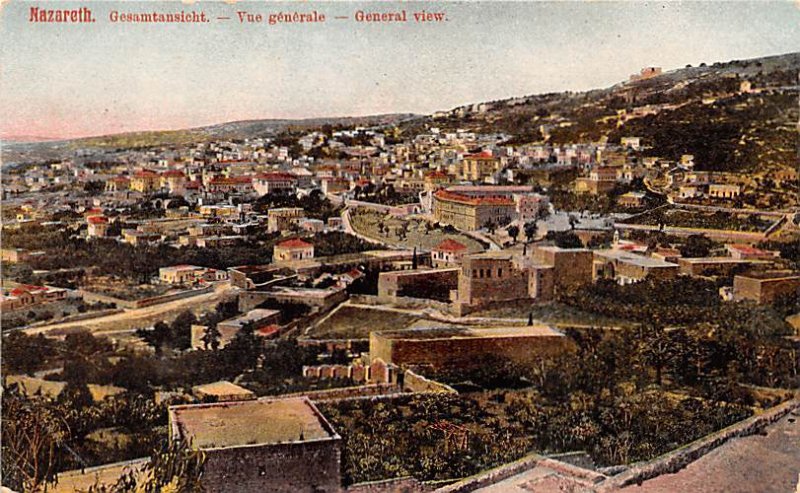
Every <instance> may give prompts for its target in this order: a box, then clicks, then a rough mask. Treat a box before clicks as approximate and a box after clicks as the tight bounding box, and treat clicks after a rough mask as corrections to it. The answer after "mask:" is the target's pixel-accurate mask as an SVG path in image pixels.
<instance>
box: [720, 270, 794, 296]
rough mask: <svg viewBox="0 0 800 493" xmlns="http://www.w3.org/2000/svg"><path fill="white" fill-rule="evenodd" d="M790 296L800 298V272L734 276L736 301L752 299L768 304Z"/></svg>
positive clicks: (757, 273) (756, 273) (755, 273)
mask: <svg viewBox="0 0 800 493" xmlns="http://www.w3.org/2000/svg"><path fill="white" fill-rule="evenodd" d="M788 296H794V297H795V299H797V298H800V272H797V271H766V272H754V273H750V274H747V275H741V276H735V277H734V278H733V299H734V300H736V301H741V300H752V301H755V302H756V303H760V304H766V303H772V302H774V301H775V300H777V299H779V298H782V297H788Z"/></svg>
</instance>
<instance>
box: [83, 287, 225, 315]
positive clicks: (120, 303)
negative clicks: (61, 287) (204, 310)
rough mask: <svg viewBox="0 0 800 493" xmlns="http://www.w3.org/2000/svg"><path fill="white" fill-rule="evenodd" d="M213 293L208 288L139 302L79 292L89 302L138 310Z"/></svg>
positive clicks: (210, 288) (212, 288)
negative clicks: (111, 304)
mask: <svg viewBox="0 0 800 493" xmlns="http://www.w3.org/2000/svg"><path fill="white" fill-rule="evenodd" d="M212 291H214V287H213V286H208V287H205V288H200V289H191V290H187V291H181V292H179V293H173V294H165V295H163V296H154V297H152V298H141V299H138V300H123V299H122V298H115V297H114V296H107V295H104V294H100V293H93V292H91V291H84V290H82V289H81V290H79V292H80V294H81V296H83V299H84V301H87V302H97V301H100V302H103V303H114V304H116V305H117V307H120V308H128V309H136V308H144V307H146V306H153V305H160V304H161V303H168V302H170V301H175V300H181V299H184V298H191V297H192V296H198V295H201V294H206V293H211V292H212Z"/></svg>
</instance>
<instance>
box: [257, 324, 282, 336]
mask: <svg viewBox="0 0 800 493" xmlns="http://www.w3.org/2000/svg"><path fill="white" fill-rule="evenodd" d="M279 330H280V327H278V326H277V325H275V324H271V325H265V326H263V327H259V328H258V329H256V335H257V336H261V337H270V336H274V335H275V334H277V333H278V331H279Z"/></svg>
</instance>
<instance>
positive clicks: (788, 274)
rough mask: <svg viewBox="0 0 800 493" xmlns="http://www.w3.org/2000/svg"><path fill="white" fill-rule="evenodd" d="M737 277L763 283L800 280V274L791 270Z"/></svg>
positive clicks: (754, 273) (753, 273)
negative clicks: (757, 280) (758, 280)
mask: <svg viewBox="0 0 800 493" xmlns="http://www.w3.org/2000/svg"><path fill="white" fill-rule="evenodd" d="M736 277H743V278H747V279H760V280H762V281H768V280H771V281H777V280H781V279H800V272H797V271H791V270H779V271H764V272H751V273H749V274H744V275H739V276H736Z"/></svg>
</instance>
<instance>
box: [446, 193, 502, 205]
mask: <svg viewBox="0 0 800 493" xmlns="http://www.w3.org/2000/svg"><path fill="white" fill-rule="evenodd" d="M434 196H435V197H436V198H437V199H439V200H446V201H449V202H458V203H461V204H466V205H514V199H512V198H510V197H470V196H468V195H462V194H460V193H455V192H449V191H447V190H439V191H438V192H436V193H435V194H434Z"/></svg>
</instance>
